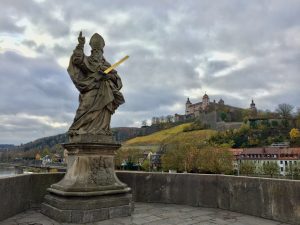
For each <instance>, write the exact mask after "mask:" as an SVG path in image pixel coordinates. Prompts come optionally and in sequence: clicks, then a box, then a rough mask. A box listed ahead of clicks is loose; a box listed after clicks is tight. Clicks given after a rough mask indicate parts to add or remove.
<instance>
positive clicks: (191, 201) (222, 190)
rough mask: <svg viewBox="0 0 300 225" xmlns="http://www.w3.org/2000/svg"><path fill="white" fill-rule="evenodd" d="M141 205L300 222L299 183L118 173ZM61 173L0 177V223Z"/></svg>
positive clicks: (37, 198) (33, 202) (38, 197)
mask: <svg viewBox="0 0 300 225" xmlns="http://www.w3.org/2000/svg"><path fill="white" fill-rule="evenodd" d="M117 176H118V177H119V179H120V180H121V181H122V182H124V183H127V184H128V185H129V186H130V187H131V188H132V190H133V198H134V200H135V201H137V202H157V203H173V204H184V205H191V206H200V207H212V208H221V209H226V210H231V211H236V212H240V213H244V214H249V215H254V216H259V217H264V218H268V219H273V220H278V221H282V222H287V223H291V224H300V222H299V221H300V181H292V180H278V179H268V178H250V177H236V176H225V175H205V174H168V173H163V174H162V173H144V172H127V171H126V172H117ZM62 177H63V173H49V174H30V175H18V176H15V177H10V178H0V196H1V197H2V199H1V204H0V221H1V220H3V219H5V218H8V217H11V216H13V215H15V214H17V213H20V212H22V211H24V210H26V209H28V208H30V207H37V206H39V204H40V203H41V202H43V198H44V195H45V194H46V189H47V188H48V187H50V185H51V184H53V183H56V182H58V181H59V180H60V179H62Z"/></svg>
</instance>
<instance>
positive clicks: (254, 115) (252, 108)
mask: <svg viewBox="0 0 300 225" xmlns="http://www.w3.org/2000/svg"><path fill="white" fill-rule="evenodd" d="M250 111H251V116H252V117H256V116H257V109H256V107H255V103H254V101H253V99H252V102H251V104H250Z"/></svg>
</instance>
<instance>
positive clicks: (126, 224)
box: [0, 203, 286, 225]
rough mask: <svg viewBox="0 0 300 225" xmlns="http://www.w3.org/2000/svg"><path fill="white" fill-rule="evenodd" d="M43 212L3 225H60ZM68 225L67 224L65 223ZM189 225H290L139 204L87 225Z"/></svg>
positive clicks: (197, 209)
mask: <svg viewBox="0 0 300 225" xmlns="http://www.w3.org/2000/svg"><path fill="white" fill-rule="evenodd" d="M58 224H60V223H58V222H55V221H53V220H51V219H49V218H48V217H46V216H44V215H43V214H41V213H40V212H39V210H28V211H26V212H24V213H20V214H18V215H16V216H14V217H11V218H9V219H6V220H4V221H2V222H0V225H58ZM62 224H64V225H67V223H62ZM140 224H148V225H169V224H176V225H189V224H200V225H208V224H230V225H231V224H235V225H286V223H281V222H277V221H272V220H266V219H263V218H259V217H254V216H249V215H244V214H241V213H236V212H231V211H226V210H220V209H213V208H201V207H192V206H186V205H174V204H158V203H151V204H150V203H136V204H135V211H134V213H133V215H132V216H131V217H124V218H115V219H111V220H106V221H101V222H97V223H87V224H85V225H140Z"/></svg>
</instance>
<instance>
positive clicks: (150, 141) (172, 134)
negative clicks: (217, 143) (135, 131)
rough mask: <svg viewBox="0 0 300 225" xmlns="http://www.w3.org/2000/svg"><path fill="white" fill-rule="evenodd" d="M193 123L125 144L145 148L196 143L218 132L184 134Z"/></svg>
mask: <svg viewBox="0 0 300 225" xmlns="http://www.w3.org/2000/svg"><path fill="white" fill-rule="evenodd" d="M190 125H191V123H184V124H181V125H178V126H175V127H172V128H169V129H166V130H162V131H158V132H155V133H153V134H150V135H147V136H143V137H136V138H133V139H130V140H128V141H126V142H125V144H124V145H125V146H127V147H128V146H145V145H161V144H168V143H173V142H176V141H179V142H194V141H203V140H205V139H208V138H209V137H210V136H211V135H212V134H214V133H215V132H216V131H213V130H195V131H189V132H184V131H183V130H184V129H185V128H187V127H189V126H190Z"/></svg>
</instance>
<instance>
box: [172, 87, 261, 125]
mask: <svg viewBox="0 0 300 225" xmlns="http://www.w3.org/2000/svg"><path fill="white" fill-rule="evenodd" d="M250 109H251V115H253V117H255V116H256V114H257V109H256V106H255V103H254V101H253V99H252V102H251V104H250ZM242 110H243V109H242V108H239V107H235V106H231V105H225V102H224V100H223V99H222V98H221V99H220V100H219V101H218V102H216V100H213V101H212V102H211V101H210V98H209V96H208V95H207V94H206V93H205V94H204V95H203V97H202V101H200V102H196V103H192V102H191V100H190V99H189V98H187V101H186V103H185V114H184V115H180V114H175V116H174V118H175V122H180V121H186V120H192V119H195V118H199V119H200V120H201V121H202V122H203V123H205V124H207V125H209V126H210V127H211V128H212V129H218V130H222V129H228V128H229V129H230V127H231V125H230V124H229V123H232V122H239V124H236V123H235V124H232V125H233V126H234V128H236V127H239V126H241V122H242V120H243V113H242ZM224 122H226V123H227V124H224ZM234 128H233V129H234Z"/></svg>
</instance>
